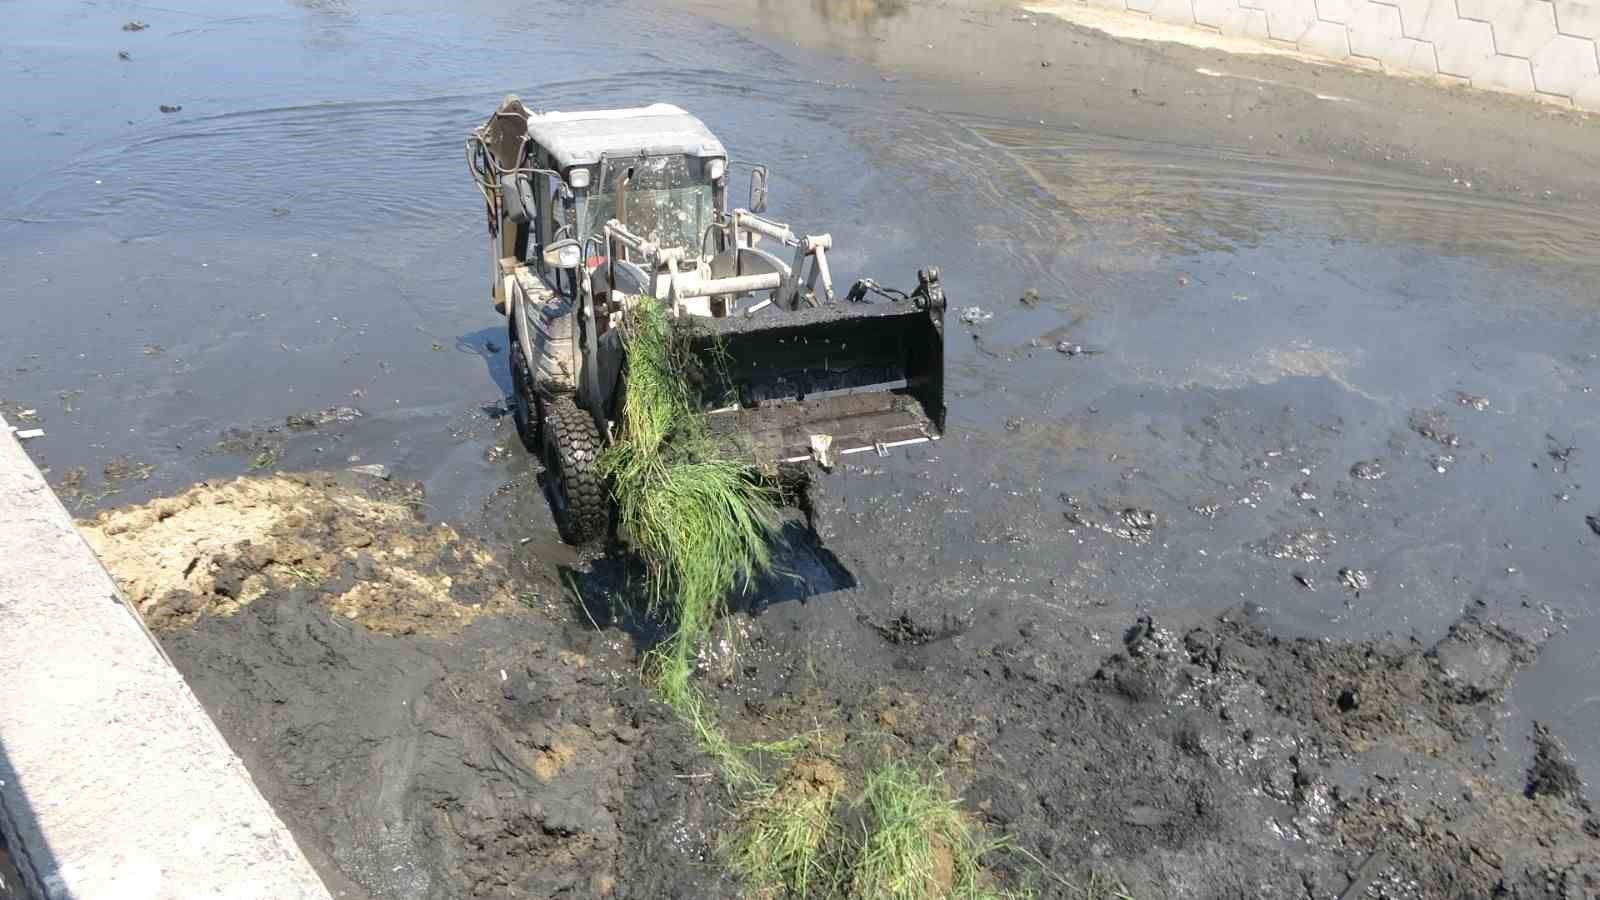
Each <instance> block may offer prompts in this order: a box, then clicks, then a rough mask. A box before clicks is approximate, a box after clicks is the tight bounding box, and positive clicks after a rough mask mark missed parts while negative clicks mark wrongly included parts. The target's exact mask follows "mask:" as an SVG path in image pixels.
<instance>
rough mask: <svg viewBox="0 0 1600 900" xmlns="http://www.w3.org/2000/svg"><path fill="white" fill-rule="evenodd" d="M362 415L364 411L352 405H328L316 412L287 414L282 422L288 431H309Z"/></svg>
mask: <svg viewBox="0 0 1600 900" xmlns="http://www.w3.org/2000/svg"><path fill="white" fill-rule="evenodd" d="M363 415H365V413H363V412H362V411H361V410H359V409H356V408H355V407H354V406H330V407H328V408H327V409H324V410H319V411H317V412H312V413H305V414H303V415H298V416H289V417H288V418H286V419H284V420H283V424H284V425H285V426H286V427H287V428H288V429H289V430H290V431H310V430H311V429H313V428H320V427H322V426H323V425H331V424H333V423H335V422H352V421H354V420H356V419H359V418H361V417H362V416H363Z"/></svg>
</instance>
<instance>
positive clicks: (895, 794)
mask: <svg viewBox="0 0 1600 900" xmlns="http://www.w3.org/2000/svg"><path fill="white" fill-rule="evenodd" d="M845 788H846V784H845V779H844V776H843V775H842V774H841V773H840V771H839V769H838V768H837V767H835V766H834V765H833V764H831V763H829V762H826V761H821V760H803V761H800V762H797V763H796V764H794V765H793V766H791V767H790V768H789V770H788V771H787V772H786V773H785V774H784V775H783V777H782V778H781V779H780V781H779V783H778V784H777V785H769V786H766V787H764V788H763V789H761V790H759V791H756V792H753V794H752V795H751V796H750V797H748V798H747V799H746V800H745V802H744V803H743V805H742V807H741V809H740V816H739V824H738V826H737V827H736V828H735V830H734V832H733V834H732V835H731V836H729V837H728V839H727V840H726V841H725V842H724V848H723V849H724V853H725V854H726V856H727V858H728V860H729V863H730V865H731V866H732V867H733V869H734V870H735V871H736V872H738V873H739V874H740V875H741V876H743V878H744V879H745V881H746V883H747V884H749V885H750V886H751V887H752V889H753V890H754V892H755V896H757V897H761V898H778V897H806V898H825V900H1022V898H1025V897H1028V896H1030V895H1029V894H1027V893H1026V892H1017V891H1003V890H999V889H997V888H995V887H993V885H992V879H991V877H990V876H989V875H988V874H987V873H986V872H985V871H984V868H983V865H982V857H983V855H984V854H985V853H987V852H989V851H990V850H996V849H999V848H1000V847H1001V846H1002V845H1001V843H1000V842H997V841H991V840H987V839H985V838H983V837H982V836H981V834H980V832H979V831H978V829H977V828H976V827H974V826H973V825H972V824H971V823H970V822H969V821H968V820H967V818H966V816H965V815H964V814H963V813H962V812H961V809H960V807H959V805H958V804H957V803H956V800H955V797H954V796H953V795H952V793H951V791H950V788H949V785H948V784H946V782H945V780H944V777H943V774H942V773H941V772H939V771H937V770H935V771H931V772H930V771H924V770H921V769H919V768H917V767H916V766H913V765H911V764H910V763H907V762H904V761H902V760H889V761H887V762H884V763H881V764H879V765H877V766H875V767H873V768H871V769H869V770H868V771H867V773H866V778H865V787H864V788H863V789H862V790H861V792H860V793H859V795H857V796H855V797H853V798H848V799H847V798H846V797H845Z"/></svg>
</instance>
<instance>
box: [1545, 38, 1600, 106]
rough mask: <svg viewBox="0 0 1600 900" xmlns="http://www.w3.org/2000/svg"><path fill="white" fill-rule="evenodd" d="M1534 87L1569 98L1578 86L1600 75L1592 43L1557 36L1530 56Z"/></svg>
mask: <svg viewBox="0 0 1600 900" xmlns="http://www.w3.org/2000/svg"><path fill="white" fill-rule="evenodd" d="M1532 62H1533V86H1534V87H1535V88H1537V89H1538V90H1540V91H1542V92H1544V93H1546V94H1559V95H1561V96H1563V97H1571V96H1572V95H1573V94H1574V93H1576V92H1577V90H1578V85H1580V84H1582V83H1583V82H1584V81H1585V80H1586V79H1589V78H1592V77H1594V76H1595V75H1600V61H1597V60H1596V59H1595V55H1594V41H1591V40H1589V39H1588V38H1580V37H1569V36H1567V35H1556V36H1555V37H1553V38H1551V39H1550V42H1549V43H1547V44H1545V45H1544V46H1543V47H1540V48H1539V51H1538V52H1537V53H1535V54H1533V60H1532Z"/></svg>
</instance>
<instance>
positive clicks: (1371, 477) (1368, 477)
mask: <svg viewBox="0 0 1600 900" xmlns="http://www.w3.org/2000/svg"><path fill="white" fill-rule="evenodd" d="M1386 474H1388V473H1387V472H1385V471H1384V470H1383V461H1382V460H1379V459H1364V460H1362V461H1361V462H1358V463H1356V464H1355V465H1353V466H1351V467H1350V477H1351V478H1359V479H1361V480H1362V481H1377V480H1378V479H1380V478H1382V477H1383V476H1384V475H1386Z"/></svg>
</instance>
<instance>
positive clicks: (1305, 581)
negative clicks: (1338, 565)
mask: <svg viewBox="0 0 1600 900" xmlns="http://www.w3.org/2000/svg"><path fill="white" fill-rule="evenodd" d="M1294 580H1295V581H1296V582H1298V583H1299V584H1300V586H1301V587H1303V588H1305V589H1306V590H1308V591H1315V590H1316V589H1317V586H1316V584H1315V583H1313V582H1312V580H1311V576H1310V575H1307V574H1305V573H1304V572H1296V573H1294Z"/></svg>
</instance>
